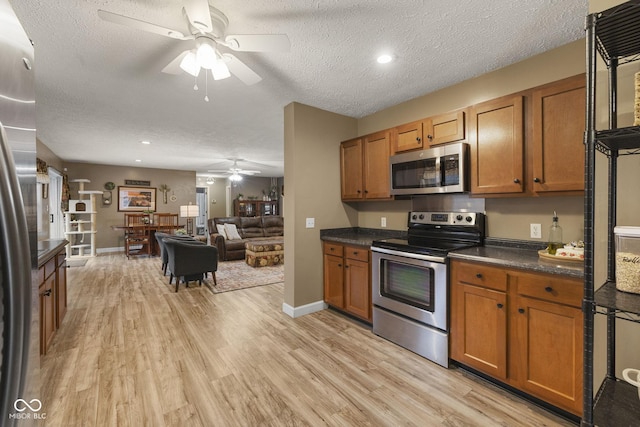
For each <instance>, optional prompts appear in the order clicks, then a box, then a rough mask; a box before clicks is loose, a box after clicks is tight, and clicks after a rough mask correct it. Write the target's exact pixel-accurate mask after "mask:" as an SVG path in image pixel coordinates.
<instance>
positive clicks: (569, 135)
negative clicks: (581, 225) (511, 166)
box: [531, 74, 586, 193]
mask: <svg viewBox="0 0 640 427" xmlns="http://www.w3.org/2000/svg"><path fill="white" fill-rule="evenodd" d="M585 84H586V81H585V76H584V74H580V75H578V76H574V77H570V78H568V79H564V80H560V81H558V82H555V83H552V84H550V85H546V86H542V87H540V88H538V89H535V90H534V91H533V96H532V98H533V138H532V141H533V156H532V163H533V164H532V165H531V170H532V171H533V177H532V182H533V191H534V192H535V193H547V192H554V191H563V192H565V191H584V144H583V136H584V129H585V121H584V120H585V114H584V112H585V107H586V105H585V102H586V92H585V90H586V89H585Z"/></svg>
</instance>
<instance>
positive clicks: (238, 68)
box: [222, 53, 262, 86]
mask: <svg viewBox="0 0 640 427" xmlns="http://www.w3.org/2000/svg"><path fill="white" fill-rule="evenodd" d="M222 57H223V58H224V60H225V62H226V63H227V66H228V67H229V70H230V71H231V72H232V73H233V74H234V75H235V76H236V77H237V78H239V79H240V80H241V81H242V82H243V83H244V84H246V85H247V86H250V85H253V84H256V83H258V82H259V81H260V80H262V77H260V76H259V75H258V74H256V72H255V71H253V70H252V69H251V68H249V67H248V66H247V65H246V64H245V63H244V62H242V61H240V60H239V59H238V58H236V57H235V56H234V55H231V54H230V53H224V54H222Z"/></svg>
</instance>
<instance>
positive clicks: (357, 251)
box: [323, 242, 371, 322]
mask: <svg viewBox="0 0 640 427" xmlns="http://www.w3.org/2000/svg"><path fill="white" fill-rule="evenodd" d="M370 259H371V251H369V250H368V249H367V248H363V247H361V246H350V245H342V244H339V243H332V242H323V269H324V301H325V302H326V303H327V304H329V305H330V306H332V307H334V308H337V309H340V310H342V311H344V312H347V313H349V314H351V315H353V316H356V317H359V318H360V319H362V320H365V321H367V322H371V274H370V268H369V266H370Z"/></svg>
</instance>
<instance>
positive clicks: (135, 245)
mask: <svg viewBox="0 0 640 427" xmlns="http://www.w3.org/2000/svg"><path fill="white" fill-rule="evenodd" d="M149 221H150V218H149V215H148V214H140V213H135V214H134V213H126V214H124V225H125V236H124V251H125V254H126V255H127V258H129V257H130V256H131V255H147V256H150V255H151V232H150V229H149Z"/></svg>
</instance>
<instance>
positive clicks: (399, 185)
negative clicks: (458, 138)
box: [390, 142, 469, 195]
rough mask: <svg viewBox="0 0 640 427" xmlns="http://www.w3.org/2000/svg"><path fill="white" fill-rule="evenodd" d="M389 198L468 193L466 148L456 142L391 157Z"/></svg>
mask: <svg viewBox="0 0 640 427" xmlns="http://www.w3.org/2000/svg"><path fill="white" fill-rule="evenodd" d="M390 163H391V164H390V167H391V194H393V195H418V194H434V193H435V194H437V193H463V192H466V191H469V144H467V143H464V142H458V143H455V144H447V145H442V146H440V147H434V148H429V149H427V150H420V151H412V152H409V153H403V154H396V155H395V156H391V160H390Z"/></svg>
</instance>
